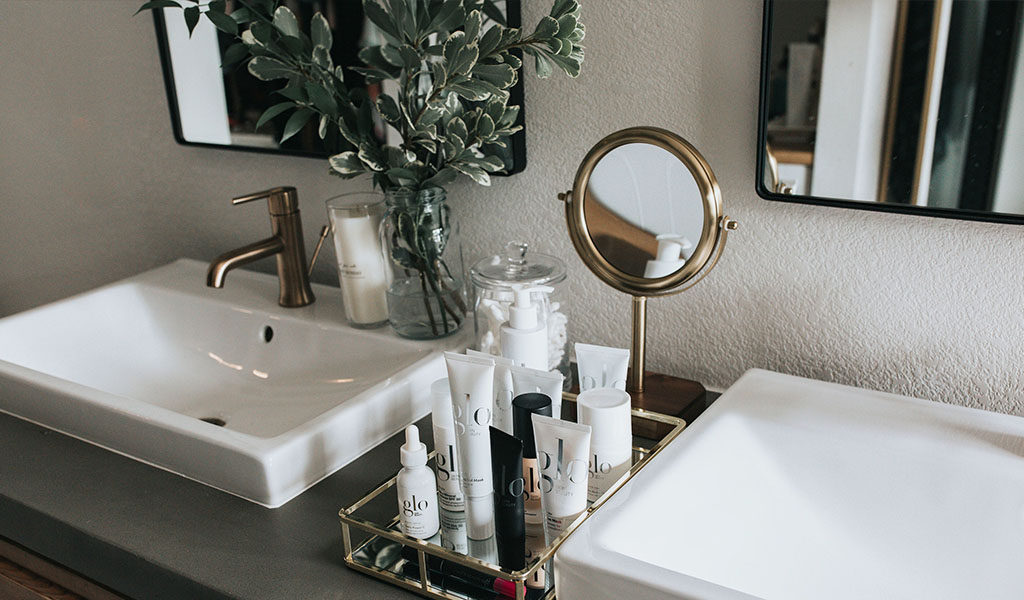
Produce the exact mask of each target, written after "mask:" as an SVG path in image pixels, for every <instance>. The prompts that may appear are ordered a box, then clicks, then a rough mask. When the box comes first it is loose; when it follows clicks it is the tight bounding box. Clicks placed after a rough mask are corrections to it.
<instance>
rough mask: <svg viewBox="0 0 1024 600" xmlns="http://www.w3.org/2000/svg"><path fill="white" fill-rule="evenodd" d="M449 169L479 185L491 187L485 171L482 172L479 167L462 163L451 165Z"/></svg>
mask: <svg viewBox="0 0 1024 600" xmlns="http://www.w3.org/2000/svg"><path fill="white" fill-rule="evenodd" d="M451 167H452V168H453V169H455V170H456V171H458V172H459V173H462V174H463V175H466V176H467V177H469V178H470V179H472V180H473V181H475V182H477V183H479V184H480V185H491V176H490V175H488V174H487V171H484V170H483V169H481V168H480V167H477V166H474V165H470V164H466V163H463V162H454V163H451Z"/></svg>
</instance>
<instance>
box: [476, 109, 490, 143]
mask: <svg viewBox="0 0 1024 600" xmlns="http://www.w3.org/2000/svg"><path fill="white" fill-rule="evenodd" d="M493 133H494V120H493V119H491V117H490V115H487V114H483V115H480V118H479V119H478V120H477V122H476V137H477V139H479V140H480V141H481V142H484V141H487V138H489V137H491V134H493Z"/></svg>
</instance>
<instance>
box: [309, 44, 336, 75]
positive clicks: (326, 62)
mask: <svg viewBox="0 0 1024 600" xmlns="http://www.w3.org/2000/svg"><path fill="white" fill-rule="evenodd" d="M313 64H315V65H316V66H318V67H320V68H322V69H327V70H328V71H330V70H332V69H334V61H333V60H332V59H331V51H330V50H328V49H327V48H324V47H323V46H315V47H314V48H313Z"/></svg>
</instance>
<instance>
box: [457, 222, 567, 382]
mask: <svg viewBox="0 0 1024 600" xmlns="http://www.w3.org/2000/svg"><path fill="white" fill-rule="evenodd" d="M528 250H529V246H528V244H526V243H524V242H509V243H508V244H506V245H505V251H504V253H503V254H497V255H493V256H488V257H487V258H483V259H481V260H479V261H477V262H476V263H475V264H474V265H473V267H472V268H471V269H470V279H471V280H472V281H473V323H474V326H475V331H476V337H475V343H474V347H475V348H476V349H477V350H479V351H481V352H486V353H488V354H494V355H496V356H501V336H500V331H501V326H502V325H504V324H506V323H508V320H509V307H511V306H512V303H513V302H514V301H515V290H516V289H525V288H530V287H535V286H548V287H551V288H553V290H554V291H552V292H551V293H543V292H533V293H532V294H531V300H532V304H534V305H536V306H538V307H539V309H538V316H539V317H540V318H541V319H543V321H544V323H545V325H546V326H547V331H548V370H554V369H557V370H558V371H560V372H561V373H562V374H563V375H565V377H566V382H567V383H568V382H569V380H570V377H569V353H568V337H567V330H568V318H567V316H566V311H565V304H564V302H565V300H564V298H565V295H566V294H565V290H564V289H563V288H564V282H565V263H563V262H562V261H561V260H559V259H558V258H555V257H554V256H550V255H548V254H541V253H539V252H529V251H528Z"/></svg>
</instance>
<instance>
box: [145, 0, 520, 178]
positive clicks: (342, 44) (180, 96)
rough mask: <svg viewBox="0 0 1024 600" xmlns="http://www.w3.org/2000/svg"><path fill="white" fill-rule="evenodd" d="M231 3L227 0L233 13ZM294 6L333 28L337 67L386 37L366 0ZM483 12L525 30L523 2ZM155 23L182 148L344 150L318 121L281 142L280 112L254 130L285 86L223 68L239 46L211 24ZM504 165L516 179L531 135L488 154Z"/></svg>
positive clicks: (381, 131) (498, 3) (316, 154)
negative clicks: (230, 49) (364, 5)
mask: <svg viewBox="0 0 1024 600" xmlns="http://www.w3.org/2000/svg"><path fill="white" fill-rule="evenodd" d="M232 4H233V2H232V0H228V8H229V12H230V7H231V5H232ZM288 7H289V8H290V9H291V10H292V12H293V13H295V15H296V16H297V18H298V21H299V23H300V24H301V25H303V26H304V27H308V26H309V22H310V18H311V17H312V16H313V15H314V14H315V13H317V12H320V13H322V14H323V15H324V17H325V18H326V19H327V20H328V22H329V23H330V25H331V29H332V34H333V38H334V40H335V43H334V46H333V47H332V59H333V61H334V63H335V64H337V65H346V66H357V65H361V63H360V62H359V59H358V57H357V54H358V52H359V49H360V48H362V47H363V46H365V45H372V44H374V43H379V42H375V40H379V39H380V36H381V35H382V34H381V33H380V32H379V30H377V29H376V27H375V26H374V25H373V24H372V23H370V21H369V20H368V19H367V18H366V17H365V16H364V15H363V8H362V1H361V0H290V1H289V2H288ZM483 8H484V14H485V15H487V18H488V19H495V20H503V21H504V22H505V23H506V24H508V26H510V27H519V26H520V20H521V7H520V0H486V1H485V2H484V6H483ZM152 12H153V21H154V26H155V28H156V35H157V41H158V44H159V48H160V62H161V66H162V69H163V75H164V85H165V88H166V90H167V101H168V105H169V108H170V115H171V124H172V127H173V130H174V137H175V139H176V140H177V141H178V143H180V144H184V145H189V146H202V147H208V148H221V149H228V150H243V151H247V152H262V153H270V154H283V155H291V156H305V157H310V158H320V159H323V158H326V157H328V156H331V155H333V154H336V153H337V152H338V151H339V146H338V145H337V144H338V140H337V139H336V136H337V132H334V131H329V132H328V136H327V139H325V140H321V139H320V137H319V135H317V128H316V124H315V122H314V121H311V122H310V123H308V124H307V125H306V126H305V127H304V128H303V130H302V131H300V132H299V133H298V134H296V135H294V136H292V137H291V138H289V139H288V140H285V142H284V143H281V142H280V141H279V140H280V138H281V131H283V128H284V125H285V122H286V121H287V115H280V116H278V117H276V118H274V119H272V120H271V121H269V122H268V123H266V124H264V125H263V127H261V128H260V130H258V131H257V130H256V127H255V125H256V122H257V120H258V119H259V117H260V115H261V114H262V113H263V111H264V110H266V109H267V108H268V107H270V106H272V105H274V104H276V103H278V102H280V101H281V100H282V98H281V97H279V96H277V95H276V94H275V90H276V89H277V88H279V87H280V86H279V85H275V84H274V82H266V81H260V80H257V79H256V78H255V77H253V76H252V75H250V74H249V73H248V71H247V70H246V69H245V68H244V66H240V67H234V68H228V69H222V67H221V65H222V62H223V61H224V55H225V52H226V50H227V48H228V47H229V46H231V44H232V43H233V42H234V40H232V39H231V38H230V37H229V36H227V35H226V34H224V33H223V32H219V31H217V30H216V29H215V28H214V27H213V25H212V24H211V23H210V22H209V21H207V20H206V19H202V20H200V22H199V24H198V25H197V26H196V29H195V31H194V32H193V33H192V35H191V36H190V35H189V33H188V30H187V28H186V26H185V23H184V20H183V19H182V15H181V11H180V10H176V9H167V8H164V9H157V10H153V11H152ZM519 75H520V76H519V79H518V81H517V82H516V84H515V85H514V86H513V87H512V88H511V89H510V92H509V93H510V96H511V103H512V104H516V105H519V106H520V107H522V106H523V77H522V70H521V69H520V74H519ZM345 77H346V81H347V82H348V83H349V85H350V86H365V87H366V88H367V91H368V93H369V94H370V95H371V97H373V96H374V95H375V93H378V92H379V91H381V90H383V91H385V92H386V91H388V90H387V88H386V86H387V85H388V84H390V82H384V83H383V86H384V87H382V84H379V83H378V84H372V85H366V84H365V82H364V81H363V79H362V77H361V76H360V75H359V74H358V73H356V72H354V71H347V72H346V75H345ZM523 115H524V109H523V108H521V109H520V111H519V117H518V122H517V124H518V125H521V126H524V127H525V124H524V123H525V122H524V116H523ZM378 135H379V136H380V137H381V139H382V140H387V139H389V138H388V136H389V135H395V132H393V131H391V132H389V131H388V129H387V128H386V127H384V125H383V123H382V124H380V125H379V127H378ZM490 151H491V152H492V153H493V154H495V155H498V156H500V157H501V158H502V159H503V160H504V161H505V170H504V171H503V172H501V173H495V175H512V174H514V173H518V172H520V171H522V170H523V169H524V168H525V167H526V137H525V130H520V131H519V132H517V133H516V134H514V135H513V136H512V138H511V140H510V143H509V144H508V146H507V148H494V149H491V150H490Z"/></svg>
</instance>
